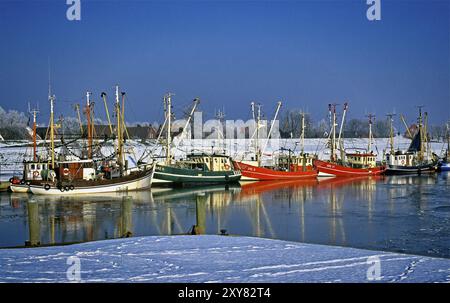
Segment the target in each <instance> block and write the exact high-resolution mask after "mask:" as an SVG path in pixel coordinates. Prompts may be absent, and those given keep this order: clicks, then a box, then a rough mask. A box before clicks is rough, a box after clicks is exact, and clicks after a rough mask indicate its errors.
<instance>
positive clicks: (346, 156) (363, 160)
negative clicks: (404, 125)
mask: <svg viewBox="0 0 450 303" xmlns="http://www.w3.org/2000/svg"><path fill="white" fill-rule="evenodd" d="M336 105H337V104H329V105H328V109H329V114H330V117H331V119H332V123H331V125H332V126H331V132H330V135H329V146H330V149H331V155H330V160H328V161H324V160H319V159H316V160H314V166H315V167H316V168H317V169H318V170H319V177H357V176H374V175H380V174H382V173H384V171H385V170H386V168H385V167H384V166H383V165H379V164H378V163H377V155H376V154H375V153H374V152H373V151H372V138H373V137H372V118H373V117H374V116H373V115H369V143H368V148H367V150H366V151H362V152H361V151H360V150H358V149H357V150H356V151H353V152H346V151H345V149H344V144H343V136H342V129H343V125H344V121H345V116H346V113H347V109H348V103H345V104H344V112H343V115H342V121H341V126H340V130H339V137H338V139H337V140H336V126H337V120H336ZM338 149H339V150H340V158H338V157H337V155H336V151H337V150H338Z"/></svg>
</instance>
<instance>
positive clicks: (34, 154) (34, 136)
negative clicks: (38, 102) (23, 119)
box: [31, 109, 39, 162]
mask: <svg viewBox="0 0 450 303" xmlns="http://www.w3.org/2000/svg"><path fill="white" fill-rule="evenodd" d="M38 112H39V110H37V109H33V110H31V113H32V114H33V161H34V162H36V161H37V143H36V137H37V134H36V128H37V125H36V115H37V113H38Z"/></svg>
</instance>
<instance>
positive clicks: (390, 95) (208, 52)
mask: <svg viewBox="0 0 450 303" xmlns="http://www.w3.org/2000/svg"><path fill="white" fill-rule="evenodd" d="M449 2H450V1H448V0H441V1H419V0H412V1H387V0H381V21H372V22H370V21H368V20H367V18H366V10H367V8H368V5H367V4H366V1H365V0H354V1H350V0H348V1H345V0H342V1H178V2H176V1H86V0H81V21H68V20H67V19H66V10H67V8H68V5H66V1H65V0H58V1H5V0H0V38H1V40H0V91H1V95H0V106H2V107H3V108H5V109H17V110H21V111H25V110H26V109H27V102H29V101H30V102H32V103H36V102H39V104H40V108H41V111H42V116H41V119H47V117H48V112H49V107H48V102H47V83H48V68H47V66H48V58H50V62H51V64H50V66H51V78H52V80H51V82H52V86H53V92H54V93H55V94H56V97H57V104H56V110H57V111H58V112H61V113H64V115H72V116H74V115H75V114H74V112H73V110H72V109H71V104H72V103H75V102H79V103H80V102H84V101H83V99H82V98H83V96H84V95H85V91H86V90H89V91H92V92H93V97H94V99H95V100H97V101H100V100H99V99H100V98H99V97H100V93H101V92H102V91H106V92H107V93H108V94H109V96H110V99H109V100H110V101H111V102H112V94H113V86H114V85H115V84H116V83H119V84H120V86H121V87H122V89H123V90H124V91H126V92H127V95H128V98H129V99H128V100H129V106H128V108H127V112H128V116H127V118H128V120H129V121H149V122H153V121H155V120H156V121H161V119H162V95H163V94H164V93H166V92H167V91H170V92H173V93H175V97H174V99H173V101H174V103H175V109H176V112H180V108H182V107H183V106H186V105H187V104H189V102H190V101H191V100H192V99H193V98H194V97H200V99H201V100H202V104H201V108H202V109H203V110H204V111H205V112H206V113H208V114H209V115H210V116H212V115H213V113H214V110H215V109H219V108H222V107H224V108H225V112H226V115H227V117H226V118H227V119H236V118H242V119H248V118H249V117H250V105H249V103H250V101H252V100H255V101H258V102H261V103H262V104H263V109H264V110H265V112H266V113H267V115H268V116H270V117H271V116H272V115H273V111H274V109H275V103H276V101H278V100H281V101H283V105H284V108H292V109H294V108H295V109H300V108H303V109H305V110H307V111H308V112H310V113H311V114H312V116H313V118H314V119H315V120H316V121H317V120H318V119H321V118H324V117H326V113H327V104H328V103H331V102H337V103H341V104H342V103H343V102H344V101H345V100H348V101H349V103H350V111H349V116H350V117H354V118H363V117H364V115H365V114H367V113H369V112H372V113H375V114H376V115H377V116H378V118H379V119H385V114H386V113H388V112H392V111H393V110H395V111H396V112H397V113H404V114H406V116H407V117H408V120H409V121H410V122H413V121H414V118H415V116H416V108H415V106H416V105H426V110H427V111H428V112H429V114H430V120H431V122H433V123H441V122H443V121H446V120H448V119H449V118H450V21H449V19H450V18H449V14H450V4H449ZM97 108H98V109H97V112H98V116H99V117H100V118H104V116H102V115H103V107H102V106H101V103H100V102H98V103H97ZM45 122H46V121H45Z"/></svg>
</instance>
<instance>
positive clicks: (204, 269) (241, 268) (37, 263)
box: [0, 235, 450, 283]
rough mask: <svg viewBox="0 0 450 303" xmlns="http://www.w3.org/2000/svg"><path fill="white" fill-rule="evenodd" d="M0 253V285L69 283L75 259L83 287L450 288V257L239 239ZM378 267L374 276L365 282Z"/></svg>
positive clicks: (152, 239)
mask: <svg viewBox="0 0 450 303" xmlns="http://www.w3.org/2000/svg"><path fill="white" fill-rule="evenodd" d="M1 252H2V253H1V254H0V282H71V281H70V280H68V276H67V271H68V270H69V268H70V266H71V264H72V263H70V262H69V260H72V259H71V258H74V257H75V258H78V260H79V264H80V278H81V282H151V283H160V282H199V283H204V282H210V283H211V282H216V283H224V282H225V283H230V282H232V283H236V282H237V283H239V282H247V283H248V282H250V283H264V282H266V283H267V282H269V283H270V282H294V283H306V282H319V283H324V282H340V283H346V282H350V283H355V282H356V283H367V282H369V283H373V282H450V259H441V258H435V257H426V256H418V255H407V254H400V253H391V252H384V251H372V250H364V249H356V248H348V247H339V246H327V245H319V244H304V243H298V242H290V241H283V240H273V239H265V238H253V237H244V236H219V235H200V236H190V235H188V236H144V237H131V238H123V239H113V240H101V241H94V242H86V243H81V244H72V245H65V246H53V247H39V248H27V249H5V250H2V251H1ZM377 260H378V261H377ZM68 264H69V265H68ZM378 265H379V269H378V270H379V273H380V275H379V277H378V276H375V278H373V277H372V279H370V277H371V275H372V274H373V273H374V272H375V273H376V271H377V269H376V267H377V266H378ZM374 266H375V267H374ZM374 270H375V271H374ZM378 278H379V280H378Z"/></svg>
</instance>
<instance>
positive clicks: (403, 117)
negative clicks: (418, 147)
mask: <svg viewBox="0 0 450 303" xmlns="http://www.w3.org/2000/svg"><path fill="white" fill-rule="evenodd" d="M400 120H402V122H403V124H404V125H405V128H406V132H407V133H408V135H409V137H410V138H411V140H412V139H414V137H413V135H412V134H411V131H410V130H409V127H408V124H407V123H406V121H405V116H403V115H402V114H401V115H400Z"/></svg>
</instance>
